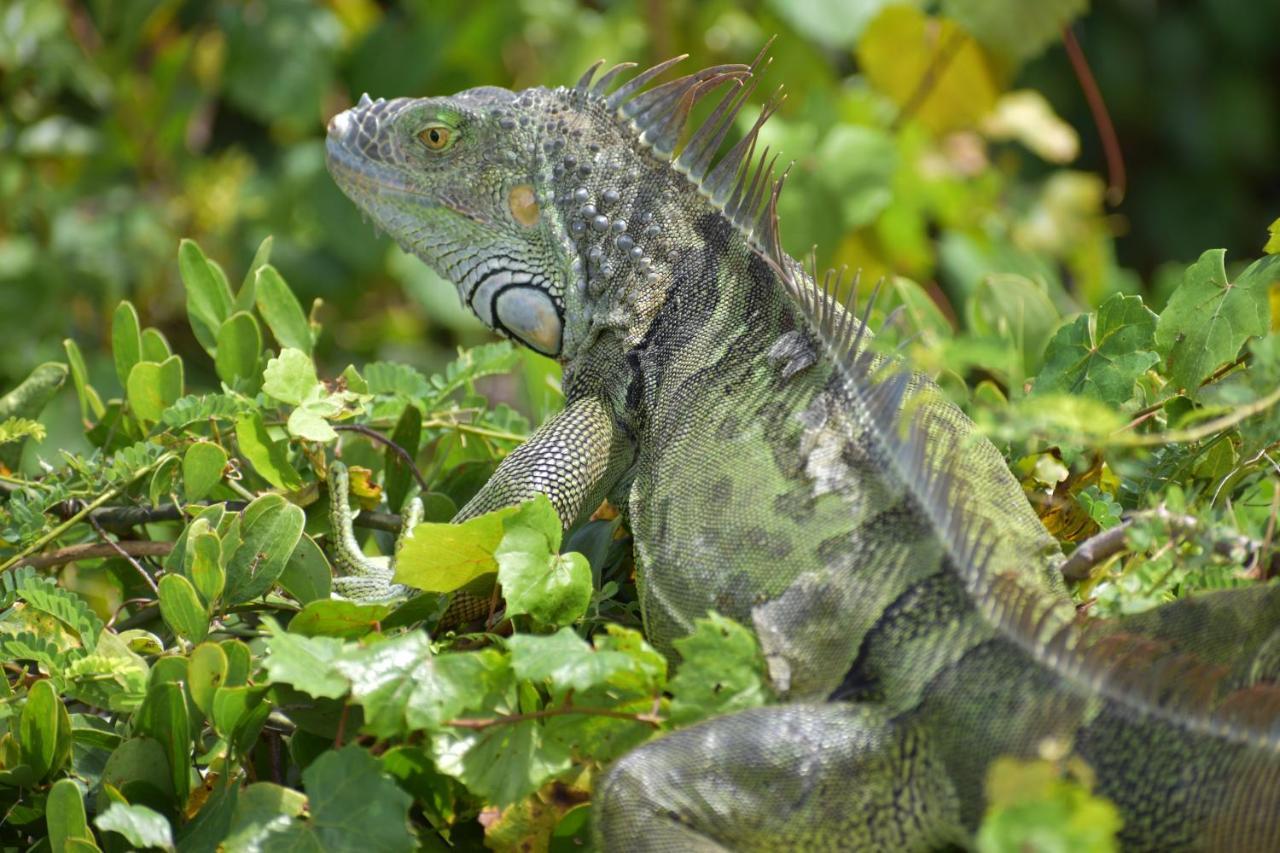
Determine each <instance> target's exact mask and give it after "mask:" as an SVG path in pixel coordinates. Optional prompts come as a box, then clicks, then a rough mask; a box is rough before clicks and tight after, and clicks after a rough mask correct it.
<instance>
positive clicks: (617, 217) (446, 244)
mask: <svg viewBox="0 0 1280 853" xmlns="http://www.w3.org/2000/svg"><path fill="white" fill-rule="evenodd" d="M762 56H763V52H762ZM676 61H677V60H672V61H669V62H664V63H662V64H660V65H657V66H655V67H653V68H650V69H648V70H646V71H643V72H641V73H639V74H636V75H635V76H632V77H630V79H629V80H626V81H625V82H620V81H622V79H623V78H624V77H625V76H626V75H627V74H629V73H630V69H631V68H632V67H633V65H632V64H631V63H624V64H622V65H618V66H615V67H613V68H611V69H609V70H608V71H607V72H605V73H604V74H603V75H600V76H598V77H597V72H598V70H599V64H597V65H596V66H593V67H592V68H591V69H590V70H589V71H588V72H587V73H586V74H585V75H584V76H583V77H582V79H581V80H580V81H579V82H578V83H577V85H575V86H572V87H562V88H557V89H542V88H535V89H528V90H524V91H521V92H511V91H507V90H505V89H500V88H493V87H484V88H478V89H470V90H467V91H464V92H461V93H458V94H457V95H453V96H450V97H439V98H422V99H409V98H396V99H393V100H381V99H379V100H376V101H374V100H370V99H369V98H368V97H367V96H366V97H364V98H362V99H361V101H360V103H359V104H358V105H357V106H356V107H354V108H352V109H351V110H348V111H346V112H344V113H342V114H340V115H338V116H336V117H335V118H334V119H333V120H332V122H331V123H330V125H329V137H328V162H329V168H330V171H331V172H332V174H333V176H334V178H335V179H336V180H337V182H338V184H339V185H340V187H341V188H342V189H343V191H344V192H345V193H346V194H347V195H348V196H350V197H351V199H352V200H353V201H355V203H356V204H357V205H358V206H359V207H360V208H361V209H362V210H363V211H365V212H366V213H367V214H368V215H370V216H371V217H372V218H373V220H374V221H375V222H376V223H377V225H378V226H379V227H380V228H381V229H382V230H384V231H386V232H387V233H388V234H390V235H391V236H392V237H393V238H394V239H395V240H396V241H397V242H398V243H399V244H400V246H401V247H402V248H404V249H405V250H406V251H408V252H410V253H412V254H414V255H416V256H417V257H419V258H421V259H422V260H423V261H425V262H426V263H427V264H429V265H430V266H432V267H433V268H434V269H436V270H437V271H438V272H439V273H440V274H441V275H443V276H444V277H446V278H448V279H449V280H451V281H453V282H455V283H456V284H457V286H458V292H459V295H460V297H461V299H462V301H463V302H464V303H466V304H467V305H468V306H469V307H470V308H471V309H472V310H473V311H474V312H475V313H476V314H477V316H479V317H480V319H481V320H482V321H484V322H485V323H486V324H487V325H489V326H490V327H491V328H493V329H495V330H496V331H498V332H499V333H501V334H503V335H506V336H507V337H510V338H512V339H513V340H516V341H519V342H521V343H523V344H525V345H528V346H530V347H532V348H533V349H535V350H537V351H538V352H541V353H543V354H546V355H549V356H552V357H554V358H556V359H558V360H559V361H560V362H561V364H562V365H563V366H564V388H565V392H566V404H565V408H564V411H563V412H561V413H560V414H558V415H557V416H555V417H554V418H552V419H551V420H550V421H548V423H546V424H545V425H544V426H543V427H542V428H540V429H539V430H538V431H537V432H536V433H535V434H534V435H533V436H532V437H531V438H530V439H529V441H528V442H527V443H526V444H524V445H522V446H521V447H520V448H519V449H517V450H516V451H515V452H513V453H512V454H511V455H510V456H509V457H508V458H507V459H506V460H504V462H503V463H502V464H501V465H500V466H499V467H498V469H497V471H496V473H495V474H494V476H493V478H492V479H491V480H490V481H489V483H488V484H487V485H486V486H485V487H484V488H483V489H482V490H481V491H480V493H479V494H478V495H477V496H476V497H475V499H474V500H472V501H471V502H470V503H469V504H468V505H467V506H466V507H465V508H464V509H463V510H462V512H461V513H460V515H459V518H467V517H470V516H473V515H476V514H479V513H482V512H485V511H489V510H492V509H496V508H498V507H501V506H506V505H510V504H513V503H517V502H520V501H522V500H524V499H527V498H528V497H530V496H532V495H534V494H536V493H543V494H546V495H547V496H548V497H549V498H550V499H551V500H552V502H553V503H554V505H555V506H556V509H557V511H558V512H559V514H560V517H561V519H562V521H563V523H564V524H565V525H566V526H568V525H570V524H572V523H573V522H574V521H575V520H576V519H578V518H581V517H582V516H583V515H584V514H587V513H590V512H591V511H592V510H593V509H594V508H595V507H596V506H597V504H598V503H599V502H600V501H601V500H602V499H603V498H605V497H609V498H610V499H611V500H613V501H614V502H615V503H616V504H617V505H619V506H622V507H625V508H626V510H627V513H628V519H629V523H630V526H631V529H632V532H633V534H634V537H635V548H636V558H637V573H638V586H639V591H640V596H641V603H642V609H643V615H644V622H645V630H646V634H647V636H648V637H649V638H650V640H651V642H653V643H654V644H655V645H657V646H658V647H659V648H660V649H662V650H664V651H665V652H666V653H668V654H672V653H673V652H672V646H671V641H672V640H673V639H674V638H678V637H680V636H682V635H684V634H686V633H688V632H689V630H690V629H691V627H692V620H693V619H695V618H697V617H699V616H702V615H704V614H705V613H707V611H709V610H716V611H719V612H721V613H724V614H727V615H729V616H732V617H734V618H736V619H738V620H740V621H742V622H744V623H746V624H749V625H752V626H753V627H754V628H755V631H756V633H757V635H758V637H759V639H760V642H761V645H762V647H763V649H764V652H765V655H766V658H767V662H768V665H769V672H770V676H771V678H772V680H773V683H774V686H775V688H776V689H777V691H778V692H779V694H780V695H781V696H783V697H784V698H785V699H786V700H787V701H786V703H785V704H781V705H776V706H772V707H767V708H761V709H756V710H752V711H747V712H742V713H739V714H735V715H730V716H726V717H721V718H718V719H715V720H712V721H709V722H706V723H702V724H699V725H696V726H693V727H690V728H688V729H685V730H682V731H679V732H676V733H674V734H672V735H669V736H667V737H664V738H662V739H659V740H657V741H654V742H652V743H650V744H648V745H645V746H643V747H641V748H639V749H637V750H635V751H634V752H632V753H631V754H629V755H627V756H625V757H624V758H622V759H621V760H619V761H618V762H617V763H616V764H615V765H614V766H613V767H612V768H611V770H610V771H609V772H608V774H607V775H606V776H605V777H604V778H603V780H602V781H601V782H600V783H599V784H598V786H597V790H596V792H595V800H596V805H595V815H596V817H597V824H598V825H597V832H598V834H599V837H600V839H601V841H602V843H603V846H604V849H609V850H623V849H626V850H690V849H708V850H709V849H734V850H739V849H761V850H765V849H780V848H782V849H818V848H858V849H893V850H900V849H929V848H938V847H944V846H949V845H960V846H966V845H968V844H970V843H971V840H972V834H973V832H974V830H975V827H976V825H977V823H978V821H979V820H980V818H981V816H982V814H983V810H984V807H985V804H984V801H983V780H984V776H985V773H986V770H987V768H988V766H989V765H990V763H991V762H992V761H993V760H994V759H995V758H997V757H998V756H1002V755H1015V756H1034V755H1036V754H1037V752H1038V750H1040V749H1041V748H1042V747H1043V746H1044V745H1045V744H1046V743H1053V744H1057V745H1058V746H1059V747H1060V748H1061V749H1065V750H1067V751H1069V752H1071V753H1073V754H1075V755H1078V756H1080V757H1082V758H1083V759H1084V760H1085V761H1086V762H1087V763H1088V764H1089V765H1090V766H1091V767H1093V769H1094V770H1095V771H1096V772H1097V774H1098V779H1099V788H1100V790H1101V792H1102V793H1104V794H1105V795H1106V796H1107V797H1109V798H1111V799H1112V800H1113V801H1114V802H1115V803H1117V804H1118V806H1119V808H1120V809H1121V812H1122V815H1123V818H1124V828H1123V831H1122V839H1123V841H1124V842H1125V844H1126V845H1127V846H1129V847H1132V848H1134V849H1159V850H1173V849H1237V850H1239V849H1251V850H1257V849H1277V848H1280V690H1278V689H1277V688H1276V686H1275V684H1274V679H1275V677H1276V675H1277V672H1278V671H1280V632H1277V627H1278V626H1280V591H1278V590H1275V589H1259V590H1250V591H1247V592H1244V593H1242V592H1231V593H1220V594H1214V595H1205V596H1201V597H1197V598H1194V599H1190V600H1186V601H1183V602H1179V603H1178V604H1175V605H1170V606H1168V607H1165V608H1161V609H1160V610H1157V611H1155V612H1153V613H1151V614H1146V615H1145V616H1143V617H1138V618H1135V619H1134V620H1132V621H1131V622H1130V623H1128V624H1121V625H1100V626H1095V627H1089V626H1084V625H1082V624H1080V623H1079V622H1078V621H1077V620H1076V617H1075V612H1074V608H1073V607H1072V606H1071V603H1070V601H1069V599H1068V597H1067V596H1066V593H1065V590H1064V587H1063V585H1062V582H1061V579H1060V578H1059V576H1058V573H1057V569H1056V567H1057V564H1058V562H1059V561H1060V559H1061V555H1060V553H1059V551H1058V549H1057V546H1056V543H1055V542H1054V540H1053V539H1052V538H1051V537H1050V536H1049V534H1048V533H1047V532H1046V530H1045V529H1044V528H1043V526H1042V525H1041V524H1040V522H1039V520H1038V519H1037V518H1036V516H1035V514H1034V513H1033V512H1032V510H1031V508H1030V507H1029V506H1028V503H1027V501H1026V499H1025V498H1024V496H1023V494H1022V491H1021V489H1020V487H1019V485H1018V483H1017V482H1016V481H1015V480H1014V478H1013V477H1012V475H1011V474H1010V473H1009V472H1008V470H1007V468H1006V467H1005V464H1004V461H1003V459H1002V458H1001V456H1000V454H999V453H998V452H997V451H996V449H995V448H994V447H992V446H991V445H990V444H989V443H988V442H987V441H986V440H985V439H983V438H981V437H980V436H978V435H977V434H976V432H975V430H974V428H973V426H972V424H971V423H970V422H969V421H968V420H967V419H966V417H965V416H964V415H963V414H962V413H961V412H960V410H959V409H957V408H956V407H955V406H954V405H952V404H951V403H949V402H947V401H946V400H944V399H943V398H942V396H941V394H940V393H939V392H938V391H937V389H936V387H935V386H934V385H933V384H932V383H931V382H930V381H928V379H926V378H924V377H920V376H918V375H913V374H910V373H908V372H906V371H905V370H903V369H902V368H901V367H900V366H898V365H897V362H896V360H895V359H894V358H892V357H889V358H886V357H883V356H880V355H877V354H876V351H875V348H874V347H873V346H871V341H870V337H869V335H868V334H867V333H866V331H865V323H864V322H861V321H859V320H858V319H857V318H856V316H855V314H854V312H853V311H852V310H851V309H850V308H849V307H848V306H846V305H843V304H841V302H840V301H839V300H838V299H837V298H836V297H835V291H836V289H837V288H836V287H835V286H834V282H833V280H832V279H831V278H830V277H828V278H827V279H825V283H819V282H818V281H817V277H816V275H814V274H813V273H812V272H806V271H805V270H804V269H803V268H802V265H801V264H799V263H798V262H796V261H795V260H794V259H792V258H790V257H789V256H787V255H786V254H785V253H784V252H783V251H782V249H781V247H780V245H779V242H778V230H777V229H778V224H777V213H776V211H777V199H778V194H779V192H780V191H781V187H782V183H783V178H784V177H785V173H784V174H783V176H782V177H775V171H774V162H775V161H774V158H771V157H770V156H769V152H768V151H767V150H766V151H765V152H764V153H763V154H761V155H759V156H756V154H755V148H756V140H757V137H758V133H759V130H760V127H761V125H762V124H763V122H764V121H765V119H767V118H768V116H769V114H770V113H771V112H772V111H773V110H774V109H776V106H777V104H778V100H777V98H776V97H775V98H774V99H773V100H770V101H769V103H768V104H767V105H766V106H765V108H764V109H763V110H762V112H761V114H760V117H759V119H758V120H757V121H755V123H754V124H753V125H751V127H750V130H749V131H748V132H747V133H746V135H745V136H743V137H742V138H741V139H740V140H739V141H738V142H736V143H735V144H734V145H733V146H732V147H730V148H729V149H728V150H727V151H723V149H724V148H725V144H726V143H725V139H726V136H727V134H728V132H729V130H730V129H731V127H732V126H733V125H734V123H735V120H736V118H737V117H738V115H739V114H740V112H741V110H742V109H743V107H744V105H745V104H746V103H747V100H748V97H749V96H750V94H751V93H752V91H753V89H754V87H755V84H756V80H757V78H758V76H759V72H760V70H761V68H762V65H763V63H762V60H761V59H760V58H757V60H756V62H755V63H753V64H752V65H751V66H744V65H720V66H715V67H712V68H707V69H704V70H701V71H697V72H695V73H692V74H689V75H686V76H683V77H678V78H676V79H673V80H671V81H669V82H666V83H659V82H657V81H658V80H659V79H660V78H661V76H662V75H663V74H664V73H665V72H667V71H668V69H670V68H671V67H672V66H673V65H674V64H675V62H676ZM712 94H715V95H717V96H718V97H719V101H718V104H717V106H716V107H715V109H714V111H713V112H712V114H711V116H710V117H709V118H708V119H707V121H705V122H704V123H702V124H701V125H700V126H699V127H697V128H694V129H692V130H690V129H688V128H686V124H687V123H688V117H689V114H690V110H691V109H692V107H693V106H694V104H696V103H697V102H698V101H699V100H700V99H702V98H703V97H707V96H709V95H712ZM685 137H687V141H685V142H683V144H681V140H682V139H684V138H685ZM722 151H723V153H722ZM383 582H384V583H385V579H384V581H383ZM1191 649H1194V650H1196V651H1198V652H1199V653H1200V656H1198V657H1191V656H1190V655H1188V654H1186V652H1187V651H1188V650H1191Z"/></svg>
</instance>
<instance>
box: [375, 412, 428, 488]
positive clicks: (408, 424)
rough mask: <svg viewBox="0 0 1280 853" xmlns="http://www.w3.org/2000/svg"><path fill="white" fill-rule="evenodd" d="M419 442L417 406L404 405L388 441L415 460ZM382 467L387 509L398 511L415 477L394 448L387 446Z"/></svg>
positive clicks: (419, 421)
mask: <svg viewBox="0 0 1280 853" xmlns="http://www.w3.org/2000/svg"><path fill="white" fill-rule="evenodd" d="M421 441H422V413H421V412H419V411H418V407H417V406H405V407H404V412H402V413H401V415H400V420H398V421H396V428H395V430H394V431H393V432H392V433H391V442H392V444H394V445H396V447H400V448H401V449H403V450H404V451H405V452H406V453H408V454H409V458H410V459H415V458H417V455H418V445H419V444H420V443H421ZM385 459H386V461H385V463H384V464H383V471H384V474H383V488H384V489H385V490H386V494H387V506H389V507H390V508H391V511H392V512H399V511H400V509H401V508H402V507H403V506H404V500H405V498H406V497H408V495H409V491H410V489H412V488H413V484H414V476H413V471H412V469H410V467H409V465H408V464H407V463H406V462H405V461H404V459H403V458H401V456H400V454H399V453H397V452H396V451H395V448H392V447H388V448H387V449H386V453H385Z"/></svg>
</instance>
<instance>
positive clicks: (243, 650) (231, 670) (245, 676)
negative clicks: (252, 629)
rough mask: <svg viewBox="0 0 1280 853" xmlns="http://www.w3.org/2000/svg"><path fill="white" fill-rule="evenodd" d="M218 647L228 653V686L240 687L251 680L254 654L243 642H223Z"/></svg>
mask: <svg viewBox="0 0 1280 853" xmlns="http://www.w3.org/2000/svg"><path fill="white" fill-rule="evenodd" d="M218 645H220V646H222V650H223V651H224V652H226V653H227V684H229V685H231V686H239V685H241V684H244V683H245V682H247V681H248V680H249V672H250V670H252V668H253V652H252V651H251V650H250V649H249V646H248V645H246V644H245V643H244V641H243V640H223V641H222V642H221V643H219V644H218Z"/></svg>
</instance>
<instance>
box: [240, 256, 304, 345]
mask: <svg viewBox="0 0 1280 853" xmlns="http://www.w3.org/2000/svg"><path fill="white" fill-rule="evenodd" d="M254 300H255V302H256V303H257V306H258V313H259V314H261V315H262V319H263V320H265V321H266V323H267V328H269V329H270V330H271V334H272V335H274V336H275V339H276V340H277V341H278V342H279V343H280V346H281V347H292V348H293V349H296V350H301V351H302V352H303V353H306V354H307V355H310V354H311V348H312V346H313V343H314V342H313V340H312V337H311V324H310V323H308V322H307V315H306V314H304V313H303V312H302V306H301V305H299V304H298V299H297V297H296V296H294V295H293V291H292V290H290V289H289V285H287V284H285V282H284V279H283V278H281V277H280V273H278V272H277V271H276V268H275V267H273V266H271V265H270V264H266V265H264V266H262V267H261V268H259V269H258V272H257V275H256V276H255V278H254Z"/></svg>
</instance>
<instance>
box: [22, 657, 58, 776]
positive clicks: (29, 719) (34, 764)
mask: <svg viewBox="0 0 1280 853" xmlns="http://www.w3.org/2000/svg"><path fill="white" fill-rule="evenodd" d="M17 740H18V751H19V755H20V756H21V760H22V763H23V764H25V765H27V766H28V767H30V768H31V770H32V772H33V773H34V774H35V777H36V778H37V779H43V778H45V777H46V776H49V775H50V774H52V773H56V772H57V771H58V770H60V769H62V765H63V764H64V763H65V762H66V760H67V758H68V756H69V755H70V754H71V717H70V716H68V714H67V709H66V707H65V706H63V704H62V700H61V699H59V698H58V691H57V690H55V689H54V687H53V684H52V683H51V682H50V681H49V680H48V679H41V680H39V681H37V682H36V683H35V684H33V685H31V689H30V690H29V691H28V692H27V702H26V704H25V705H23V706H22V713H21V714H19V715H18V728H17Z"/></svg>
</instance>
